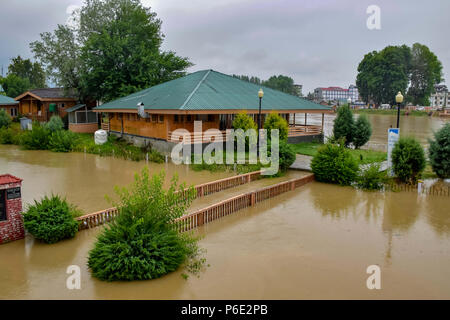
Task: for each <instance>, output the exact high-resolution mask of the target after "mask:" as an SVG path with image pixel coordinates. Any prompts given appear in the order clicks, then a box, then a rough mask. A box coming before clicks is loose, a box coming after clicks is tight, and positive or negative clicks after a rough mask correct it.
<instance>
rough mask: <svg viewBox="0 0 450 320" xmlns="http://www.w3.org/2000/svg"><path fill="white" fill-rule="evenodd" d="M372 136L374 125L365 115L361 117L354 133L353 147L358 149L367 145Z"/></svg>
mask: <svg viewBox="0 0 450 320" xmlns="http://www.w3.org/2000/svg"><path fill="white" fill-rule="evenodd" d="M371 135H372V125H371V124H370V121H369V119H368V118H367V116H366V115H365V114H362V115H360V116H359V118H358V119H357V120H356V122H355V129H354V131H353V145H354V146H355V148H356V149H358V148H359V147H361V146H363V145H365V144H366V143H367V141H369V139H370V136H371Z"/></svg>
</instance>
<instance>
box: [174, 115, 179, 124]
mask: <svg viewBox="0 0 450 320" xmlns="http://www.w3.org/2000/svg"><path fill="white" fill-rule="evenodd" d="M178 121H180V119H179V117H178V115H177V114H176V115H174V116H173V122H175V123H178Z"/></svg>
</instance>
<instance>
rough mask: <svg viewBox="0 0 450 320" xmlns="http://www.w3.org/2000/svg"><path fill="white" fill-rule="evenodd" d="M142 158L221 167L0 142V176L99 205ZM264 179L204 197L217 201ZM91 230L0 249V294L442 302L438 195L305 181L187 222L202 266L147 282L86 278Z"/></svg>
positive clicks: (190, 176)
mask: <svg viewBox="0 0 450 320" xmlns="http://www.w3.org/2000/svg"><path fill="white" fill-rule="evenodd" d="M146 165H148V166H149V167H150V169H151V171H152V172H157V171H159V170H161V169H166V171H168V176H169V177H170V176H171V175H172V174H173V173H174V172H177V173H178V175H179V176H180V180H181V181H186V182H188V183H190V184H197V183H201V182H206V181H212V180H214V179H218V178H222V177H226V176H230V175H232V173H210V172H207V171H203V172H194V171H192V170H189V169H188V168H187V167H185V166H174V165H172V164H161V165H158V164H153V163H149V164H146V163H145V162H132V161H126V160H120V159H114V158H102V157H99V156H95V155H85V154H79V153H69V154H58V153H51V152H45V151H22V150H20V149H18V148H17V147H13V146H0V172H1V173H5V172H9V173H11V174H14V175H17V176H19V177H21V178H23V179H24V187H23V191H22V194H23V197H24V202H25V203H30V202H31V201H32V200H33V199H34V198H39V197H40V196H42V195H44V194H49V193H50V192H55V193H58V194H62V195H65V196H66V197H67V198H68V199H69V200H70V201H71V202H74V203H75V204H77V205H78V206H80V207H81V208H82V209H83V210H84V211H87V212H91V211H94V210H98V209H103V208H105V207H107V206H108V205H109V204H108V202H107V201H106V200H105V199H104V195H105V194H110V195H111V194H112V193H113V186H114V185H126V184H128V183H130V182H131V181H132V179H133V174H134V172H136V171H138V170H140V169H141V168H142V167H143V166H146ZM301 174H302V173H298V172H291V173H289V175H288V176H287V177H286V178H285V179H288V178H289V177H297V176H299V175H301ZM268 180H270V179H267V180H266V179H265V181H263V182H259V181H257V182H255V183H254V184H253V185H252V184H249V185H244V186H241V187H240V188H242V190H234V191H232V190H228V191H223V192H221V193H218V194H217V195H212V196H210V197H212V199H213V200H214V199H219V200H221V199H224V198H226V194H223V193H226V192H229V195H230V196H233V195H235V193H236V192H240V191H244V192H247V191H248V190H252V189H253V188H259V187H262V186H265V185H267V184H269V183H270V182H267V181H268ZM281 180H282V178H278V180H274V181H273V182H278V181H281ZM252 183H253V182H252ZM206 198H207V197H205V200H203V199H202V200H201V201H206V200H207V199H206ZM210 199H211V198H210ZM195 205H196V206H202V205H205V206H206V205H208V203H206V202H204V203H203V202H198V203H196V204H195ZM102 228H103V227H99V228H95V229H91V230H86V231H81V232H79V233H78V234H77V236H76V237H75V238H74V239H71V240H65V241H62V242H60V243H57V244H54V245H46V244H42V243H39V242H37V241H34V239H33V238H32V237H31V236H27V237H26V239H24V240H20V241H16V242H11V243H7V244H3V245H0V299H318V298H323V299H328V298H332V299H391V298H399V299H408V298H424V299H431V298H438V299H450V197H448V196H426V195H417V194H416V193H414V192H386V193H380V192H363V191H357V190H355V189H353V188H351V187H339V186H335V185H329V184H322V183H318V182H313V183H309V184H307V185H305V186H302V187H300V188H298V189H296V190H295V191H291V192H289V193H285V194H283V195H281V196H278V197H276V198H273V199H270V200H267V201H265V202H262V203H259V204H258V205H256V206H255V207H252V208H249V209H245V210H242V211H239V212H237V213H234V214H232V215H230V216H227V217H225V218H222V219H219V220H216V221H214V222H212V223H210V224H207V225H205V226H203V227H201V228H199V229H198V230H196V232H197V233H198V234H200V235H202V236H203V238H202V240H201V241H200V245H201V247H203V248H205V249H206V250H207V251H206V259H207V263H208V264H209V265H210V266H209V267H207V268H206V270H204V271H203V272H202V273H200V275H199V277H198V278H197V277H195V276H191V277H190V278H189V279H188V280H184V279H183V278H182V276H181V274H182V273H183V270H178V271H176V272H173V273H171V274H169V275H166V276H164V277H162V278H160V279H156V280H150V281H136V282H114V283H108V282H102V281H99V280H97V279H95V278H92V277H91V275H90V272H89V270H88V268H87V266H86V262H87V257H88V252H89V250H90V249H92V248H93V245H94V242H95V239H96V236H97V235H98V234H99V233H100V232H101V230H102ZM71 265H77V266H79V267H80V268H81V289H80V290H68V289H67V288H66V280H67V277H68V276H69V275H68V274H66V270H67V268H68V267H69V266H71ZM370 265H378V266H379V267H380V269H381V290H369V289H367V287H366V280H367V278H368V277H369V275H368V274H367V273H366V269H367V267H368V266H370Z"/></svg>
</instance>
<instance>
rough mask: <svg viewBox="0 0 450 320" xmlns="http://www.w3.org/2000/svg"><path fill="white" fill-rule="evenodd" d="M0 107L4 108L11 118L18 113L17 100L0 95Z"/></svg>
mask: <svg viewBox="0 0 450 320" xmlns="http://www.w3.org/2000/svg"><path fill="white" fill-rule="evenodd" d="M0 109H3V110H5V111H6V113H7V114H9V115H10V116H11V118H15V117H17V115H18V114H19V102H17V101H16V100H14V99H13V98H10V97H7V96H2V95H0Z"/></svg>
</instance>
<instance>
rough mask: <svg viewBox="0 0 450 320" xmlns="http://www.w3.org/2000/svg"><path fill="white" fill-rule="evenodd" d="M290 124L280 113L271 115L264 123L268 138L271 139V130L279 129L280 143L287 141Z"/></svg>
mask: <svg viewBox="0 0 450 320" xmlns="http://www.w3.org/2000/svg"><path fill="white" fill-rule="evenodd" d="M288 128H289V126H288V123H287V121H286V120H285V119H283V118H282V117H281V116H280V115H279V114H278V113H271V114H269V115H268V116H267V117H266V120H265V122H264V129H266V130H267V135H268V138H269V139H270V132H271V130H274V129H278V132H279V138H280V141H287V138H288V130H289V129H288Z"/></svg>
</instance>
